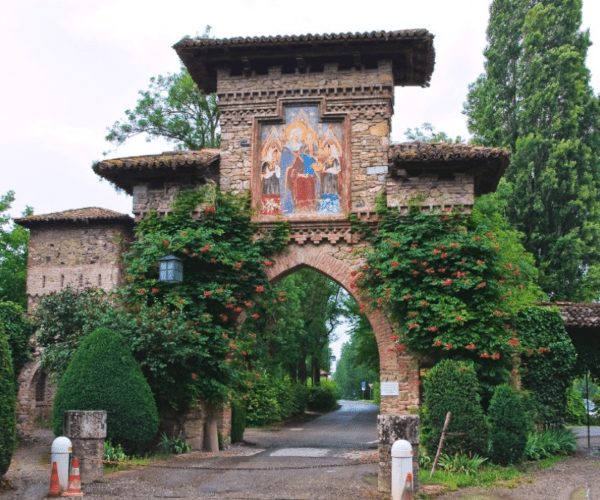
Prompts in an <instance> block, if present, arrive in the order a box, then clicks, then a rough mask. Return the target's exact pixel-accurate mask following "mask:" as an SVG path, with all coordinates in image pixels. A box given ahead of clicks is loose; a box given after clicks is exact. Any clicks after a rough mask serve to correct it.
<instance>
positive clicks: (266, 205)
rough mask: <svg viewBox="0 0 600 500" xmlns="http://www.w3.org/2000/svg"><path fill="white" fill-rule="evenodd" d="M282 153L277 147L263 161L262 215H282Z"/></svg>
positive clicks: (272, 148) (261, 174)
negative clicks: (280, 183) (280, 181)
mask: <svg viewBox="0 0 600 500" xmlns="http://www.w3.org/2000/svg"><path fill="white" fill-rule="evenodd" d="M280 161H281V153H280V152H279V151H278V150H277V147H276V146H273V147H271V148H269V151H268V153H267V154H266V156H265V157H264V158H263V160H262V165H261V169H260V176H261V179H262V213H263V214H269V215H275V214H280V213H281V206H280V205H281V203H280V200H281V188H280V186H279V179H280V177H281V167H280V166H279V163H280Z"/></svg>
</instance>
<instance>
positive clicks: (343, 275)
mask: <svg viewBox="0 0 600 500" xmlns="http://www.w3.org/2000/svg"><path fill="white" fill-rule="evenodd" d="M352 250H353V247H352V246H349V247H348V249H340V248H339V247H338V246H336V245H331V244H324V245H320V246H315V245H298V244H293V245H290V246H289V247H288V248H287V249H286V250H285V251H284V252H282V253H281V254H279V255H278V256H276V257H275V259H274V261H275V263H274V265H273V266H272V267H269V268H267V269H266V272H267V276H268V278H269V281H271V282H277V281H279V280H281V279H283V278H285V277H286V276H289V275H290V274H292V273H294V272H295V271H298V270H299V269H301V268H303V267H310V268H312V269H315V270H317V271H319V272H321V273H323V274H325V275H326V276H328V277H329V278H331V279H333V280H334V281H336V282H337V283H338V284H339V285H341V286H343V287H344V288H345V289H346V290H347V291H348V293H350V294H351V295H352V296H353V297H354V299H356V300H357V301H359V302H360V300H361V299H360V297H359V295H358V294H357V293H356V289H355V288H354V287H352V281H353V279H354V278H353V277H352V271H357V270H358V268H359V267H360V266H361V265H362V264H363V262H362V260H361V259H359V258H348V259H346V260H342V259H341V258H339V257H340V256H344V255H350V253H351V251H352ZM367 317H368V319H369V322H370V323H371V326H372V328H373V332H374V334H375V338H376V339H377V346H378V350H379V365H380V372H379V373H380V380H381V382H391V383H392V385H394V384H393V383H395V382H397V386H398V394H397V395H390V396H386V395H382V398H381V405H380V408H381V414H402V413H408V410H412V409H417V408H418V406H419V385H418V381H419V370H418V364H417V362H416V361H415V360H414V359H413V358H411V357H410V356H408V355H406V354H401V355H398V354H396V352H395V349H394V348H395V343H394V341H393V340H392V339H391V336H392V332H393V329H392V325H391V324H390V323H389V321H388V320H387V318H386V317H385V316H384V315H383V314H378V313H369V314H367Z"/></svg>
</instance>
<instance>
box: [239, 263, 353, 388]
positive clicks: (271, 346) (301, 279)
mask: <svg viewBox="0 0 600 500" xmlns="http://www.w3.org/2000/svg"><path fill="white" fill-rule="evenodd" d="M274 292H275V296H276V297H277V298H275V299H272V300H262V299H259V300H258V301H257V306H258V308H259V309H257V311H256V313H257V317H256V318H253V317H252V316H251V317H250V318H248V319H247V320H246V322H245V323H244V326H243V329H242V334H243V335H248V334H253V335H256V336H257V348H256V349H255V354H254V355H253V357H252V363H253V365H254V366H256V367H258V366H262V367H263V369H266V370H268V371H269V373H271V374H272V375H274V376H279V377H283V376H285V375H284V374H289V377H290V378H291V380H293V381H295V380H299V381H300V382H302V383H306V380H307V377H308V376H310V378H311V379H312V382H313V385H319V383H320V370H321V369H322V368H329V362H330V351H329V343H330V341H331V340H333V330H335V328H336V326H337V325H338V324H339V321H340V318H341V316H342V314H343V313H344V308H343V306H342V302H341V294H342V290H341V288H340V286H339V285H337V284H336V283H335V282H333V281H332V280H331V279H329V278H328V277H327V276H325V275H324V274H321V273H319V272H317V271H314V270H312V269H302V270H300V271H298V272H296V273H294V274H293V275H291V276H288V277H287V278H285V279H284V280H282V281H281V282H280V283H278V284H277V285H276V286H275V288H274ZM254 332H256V333H254ZM282 369H283V370H282Z"/></svg>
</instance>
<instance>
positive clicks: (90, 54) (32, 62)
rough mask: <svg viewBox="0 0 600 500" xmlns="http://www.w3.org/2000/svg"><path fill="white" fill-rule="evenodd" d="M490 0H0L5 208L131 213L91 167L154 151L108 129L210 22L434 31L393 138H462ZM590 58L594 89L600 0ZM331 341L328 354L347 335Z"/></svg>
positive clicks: (591, 10) (592, 1) (234, 30)
mask: <svg viewBox="0 0 600 500" xmlns="http://www.w3.org/2000/svg"><path fill="white" fill-rule="evenodd" d="M489 4H490V2H489V1H488V0H420V1H419V2H415V1H414V0H379V1H374V2H353V1H349V0H345V1H343V2H342V1H329V0H325V1H323V0H304V1H303V2H299V3H296V4H292V3H290V2H280V1H279V2H277V1H274V0H221V1H214V0H211V1H205V0H196V1H193V0H171V1H170V2H168V3H167V2H158V1H156V0H144V1H141V0H96V1H93V2H92V1H86V0H8V1H6V2H3V4H2V7H0V47H2V49H1V50H0V68H1V69H2V78H1V80H0V151H1V152H2V155H1V157H0V194H4V193H6V192H7V191H8V190H13V191H15V195H16V202H15V203H14V205H13V209H12V210H11V214H12V215H13V216H18V215H19V214H20V213H21V212H22V211H23V210H24V208H25V206H26V205H29V206H32V207H33V208H34V211H35V213H36V214H42V213H50V212H59V211H62V210H68V209H72V208H83V207H90V206H97V207H104V208H109V209H112V210H116V211H118V212H122V213H131V199H130V197H129V196H127V195H125V194H117V193H116V192H115V191H114V189H113V188H112V187H111V186H110V185H109V184H108V183H107V182H102V181H101V180H100V178H99V177H97V176H96V175H95V174H94V173H93V172H92V170H91V166H92V163H93V162H94V161H97V160H101V159H103V158H118V157H125V156H133V155H143V154H153V153H160V152H162V151H168V150H170V149H172V146H171V145H169V144H167V143H164V142H152V143H147V142H146V141H145V140H144V139H143V138H138V139H136V140H132V141H131V142H129V143H128V144H127V145H126V146H123V147H121V148H119V149H118V150H117V151H113V152H112V153H111V154H110V155H109V156H103V152H105V151H107V150H110V149H111V145H110V144H108V143H107V142H106V141H104V137H105V135H106V133H107V131H106V128H107V127H108V126H110V125H112V124H113V123H114V122H115V121H116V120H117V119H121V118H122V117H123V116H124V113H123V112H124V111H125V110H126V109H129V108H133V107H135V104H136V102H137V98H138V95H137V92H138V91H139V90H142V89H146V88H147V86H148V81H149V79H150V78H151V77H152V76H157V75H159V74H166V73H169V72H171V73H173V72H177V71H179V67H180V66H179V64H180V63H179V59H178V57H177V55H176V53H175V51H174V50H173V49H172V48H171V47H172V45H173V44H175V43H176V42H177V41H179V40H180V39H181V38H183V37H184V36H185V35H190V36H194V35H196V34H201V33H202V32H203V31H204V28H205V26H206V25H210V26H212V31H211V34H212V35H213V36H215V37H217V38H230V37H237V36H267V35H291V34H296V35H300V34H306V33H312V34H316V33H342V32H365V31H379V30H386V31H394V30H401V29H417V28H424V29H427V30H429V31H430V32H431V33H433V34H434V35H435V40H434V46H435V51H436V63H435V70H434V73H433V77H432V79H431V87H429V88H412V87H409V88H397V89H396V96H395V115H394V118H393V121H392V139H393V140H395V141H402V140H404V139H405V138H404V132H405V131H406V129H407V128H409V127H417V126H420V125H421V124H422V123H424V122H430V123H432V124H433V125H434V126H435V127H436V129H437V130H443V131H446V132H448V133H449V134H451V135H452V136H455V135H462V136H463V137H466V136H468V132H467V129H466V120H465V117H464V116H463V115H462V114H461V111H462V105H463V102H464V101H465V97H466V94H467V87H468V85H469V84H470V83H472V82H473V81H474V80H475V79H476V78H477V76H478V75H479V74H480V73H481V72H482V71H483V55H482V51H483V49H484V47H485V30H486V27H487V22H488V16H489V12H488V8H489ZM583 28H584V29H586V28H589V29H590V32H591V38H592V41H595V42H596V44H597V45H595V46H593V47H592V48H591V49H590V51H589V53H588V59H587V64H588V67H589V68H590V69H591V71H592V85H593V86H594V89H595V90H596V92H598V91H600V1H598V0H584V2H583ZM339 334H340V340H339V341H338V342H337V343H336V344H335V345H332V347H334V349H335V353H336V355H338V356H339V348H340V345H341V343H342V342H343V341H345V340H346V338H347V337H346V336H345V335H344V334H343V333H342V331H341V330H340V332H339Z"/></svg>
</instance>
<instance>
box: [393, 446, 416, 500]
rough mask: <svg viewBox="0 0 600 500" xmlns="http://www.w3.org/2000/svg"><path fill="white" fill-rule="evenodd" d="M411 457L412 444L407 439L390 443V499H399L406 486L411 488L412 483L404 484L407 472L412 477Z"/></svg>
mask: <svg viewBox="0 0 600 500" xmlns="http://www.w3.org/2000/svg"><path fill="white" fill-rule="evenodd" d="M412 457H413V451H412V446H411V445H410V443H409V442H408V441H406V440H404V439H399V440H398V441H396V442H395V443H394V444H393V445H392V500H401V498H402V493H404V490H405V489H406V487H407V486H409V487H410V489H412V484H410V485H407V484H406V478H407V476H408V474H410V477H411V478H412V472H413V466H412ZM411 483H412V481H411Z"/></svg>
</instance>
